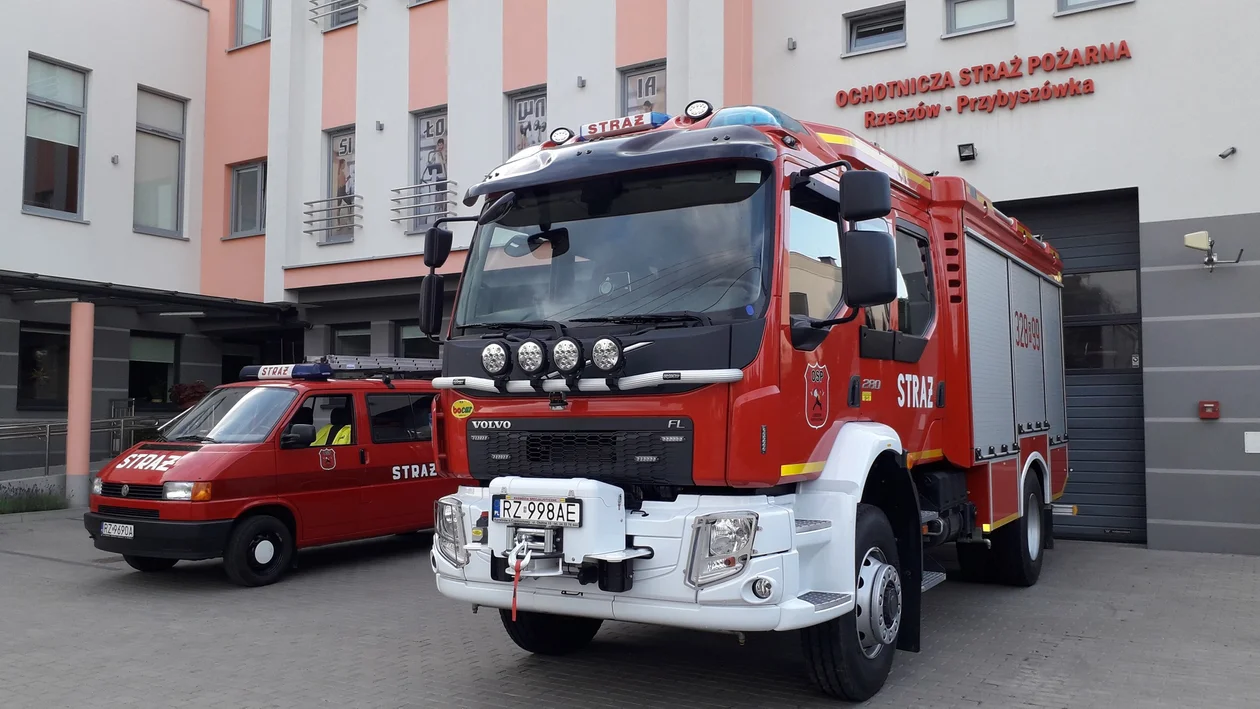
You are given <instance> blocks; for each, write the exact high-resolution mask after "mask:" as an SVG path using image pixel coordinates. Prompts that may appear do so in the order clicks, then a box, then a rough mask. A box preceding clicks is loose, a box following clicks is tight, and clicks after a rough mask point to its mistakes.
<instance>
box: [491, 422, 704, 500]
mask: <svg viewBox="0 0 1260 709" xmlns="http://www.w3.org/2000/svg"><path fill="white" fill-rule="evenodd" d="M472 421H473V424H472V425H470V426H469V428H468V457H469V463H470V466H471V468H472V471H471V472H472V474H473V476H474V477H477V478H482V479H492V478H495V477H498V476H500V475H519V476H522V477H542V478H560V477H584V478H591V479H595V480H603V481H606V482H612V483H632V484H643V483H650V484H658V485H691V484H692V482H693V475H692V469H691V467H692V466H691V462H692V427H691V422H690V421H688V420H685V419H637V418H636V419H608V418H600V419H513V420H511V422H510V424H511V425H510V426H509V427H503V426H488V427H479V425H478V424H477V419H472ZM490 423H501V421H500V422H490ZM619 424H620V425H619ZM622 425H623V426H624V428H621V427H620V426H622ZM540 429H541V430H540ZM600 429H604V430H600ZM608 429H615V430H608ZM645 429H647V430H645Z"/></svg>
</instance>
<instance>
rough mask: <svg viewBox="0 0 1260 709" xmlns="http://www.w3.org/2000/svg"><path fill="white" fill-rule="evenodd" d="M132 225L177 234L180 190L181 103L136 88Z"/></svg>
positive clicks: (181, 151)
mask: <svg viewBox="0 0 1260 709" xmlns="http://www.w3.org/2000/svg"><path fill="white" fill-rule="evenodd" d="M135 165H136V191H135V203H134V207H135V210H134V212H133V216H134V220H135V228H136V230H137V231H141V232H144V233H146V234H156V235H159V236H180V235H181V232H182V228H181V214H180V212H181V203H182V201H183V190H184V179H183V174H184V102H183V101H182V100H181V99H176V98H171V97H169V96H163V95H162V94H157V93H154V92H152V91H146V90H145V89H140V92H139V100H138V101H137V105H136V163H135Z"/></svg>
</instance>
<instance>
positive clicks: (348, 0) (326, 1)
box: [307, 0, 367, 25]
mask: <svg viewBox="0 0 1260 709" xmlns="http://www.w3.org/2000/svg"><path fill="white" fill-rule="evenodd" d="M310 3H311V10H310V12H311V16H310V17H309V18H307V19H309V20H310V21H311V22H314V23H315V24H317V25H318V24H319V23H320V20H322V19H324V18H325V17H333V20H332V22H333V23H334V24H336V21H337V19H338V18H336V17H334V16H335V15H338V14H341V13H344V12H346V11H347V10H350V9H352V8H353V9H355V10H360V9H362V10H366V9H367V5H364V4H363V2H362V0H359V1H358V2H356V1H355V0H310Z"/></svg>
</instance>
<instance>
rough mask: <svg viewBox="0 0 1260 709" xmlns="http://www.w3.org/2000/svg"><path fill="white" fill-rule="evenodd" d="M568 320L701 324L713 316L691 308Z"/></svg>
mask: <svg viewBox="0 0 1260 709" xmlns="http://www.w3.org/2000/svg"><path fill="white" fill-rule="evenodd" d="M570 322H607V323H624V324H627V325H637V324H647V323H670V322H698V323H700V324H701V325H712V324H713V318H711V317H709V316H708V315H705V314H704V313H697V312H695V311H693V310H679V311H676V312H671V313H635V314H631V315H604V316H601V317H597V318H573V319H572V320H571V321H570Z"/></svg>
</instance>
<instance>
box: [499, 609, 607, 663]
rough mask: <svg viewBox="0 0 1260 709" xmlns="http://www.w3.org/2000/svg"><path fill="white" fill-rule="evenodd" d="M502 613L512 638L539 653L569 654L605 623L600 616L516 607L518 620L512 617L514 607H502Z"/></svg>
mask: <svg viewBox="0 0 1260 709" xmlns="http://www.w3.org/2000/svg"><path fill="white" fill-rule="evenodd" d="M499 617H500V618H502V619H503V629H504V630H506V631H507V634H508V637H510V638H512V642H514V643H516V645H517V647H519V648H520V649H522V650H525V651H526V652H532V653H534V654H536V655H567V654H569V653H571V652H575V651H577V650H581V649H582V648H584V647H586V646H587V645H588V644H590V642H591V639H592V638H594V637H595V633H598V632H599V626H601V625H603V623H604V621H603V620H601V619H599V618H578V617H575V616H569V615H551V614H550V613H533V612H530V611H517V612H516V620H512V611H510V610H500V611H499Z"/></svg>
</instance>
